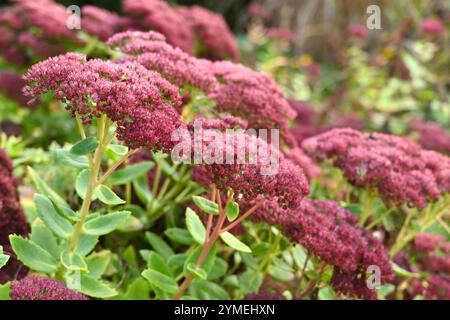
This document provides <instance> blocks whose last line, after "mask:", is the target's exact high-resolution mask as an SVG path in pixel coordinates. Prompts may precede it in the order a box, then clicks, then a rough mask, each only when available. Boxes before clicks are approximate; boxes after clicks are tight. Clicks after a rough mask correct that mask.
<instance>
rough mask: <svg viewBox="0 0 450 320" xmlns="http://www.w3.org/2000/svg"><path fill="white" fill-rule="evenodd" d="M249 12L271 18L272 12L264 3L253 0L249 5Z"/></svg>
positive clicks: (260, 16)
mask: <svg viewBox="0 0 450 320" xmlns="http://www.w3.org/2000/svg"><path fill="white" fill-rule="evenodd" d="M247 10H248V13H249V14H250V15H251V16H253V17H257V18H261V19H270V17H271V15H272V14H271V13H270V11H269V10H267V9H266V7H264V6H263V5H262V4H260V3H257V2H251V3H250V4H249V5H248V7H247Z"/></svg>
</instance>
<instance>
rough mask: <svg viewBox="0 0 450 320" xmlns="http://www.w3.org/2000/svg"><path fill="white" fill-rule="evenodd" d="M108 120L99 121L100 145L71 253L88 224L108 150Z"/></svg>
mask: <svg viewBox="0 0 450 320" xmlns="http://www.w3.org/2000/svg"><path fill="white" fill-rule="evenodd" d="M106 122H107V119H106V117H105V116H102V117H101V118H100V119H98V123H97V137H98V138H99V141H100V144H99V146H98V147H97V149H96V150H95V153H94V158H93V160H92V166H91V168H90V170H91V174H90V177H89V183H88V187H87V190H86V195H85V197H84V200H83V204H82V205H81V209H80V211H79V217H80V220H79V221H78V222H77V224H76V225H75V230H74V232H73V234H72V237H71V238H70V240H69V251H70V252H73V251H75V249H76V248H77V245H78V242H79V241H80V237H81V234H82V233H83V227H84V224H85V223H86V220H87V217H88V215H89V208H90V206H91V203H92V196H93V194H94V189H95V187H96V186H97V184H98V180H97V178H98V175H99V172H100V168H101V163H102V156H103V152H104V150H105V148H106V145H105V136H106V134H105V130H107V129H108V126H107V125H106Z"/></svg>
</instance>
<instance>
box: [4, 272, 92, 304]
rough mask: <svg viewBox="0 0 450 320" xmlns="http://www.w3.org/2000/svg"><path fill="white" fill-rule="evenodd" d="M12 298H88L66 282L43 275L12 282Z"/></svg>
mask: <svg viewBox="0 0 450 320" xmlns="http://www.w3.org/2000/svg"><path fill="white" fill-rule="evenodd" d="M10 296H11V299H12V300H88V298H87V297H86V296H85V295H83V294H81V293H78V292H75V291H73V290H71V289H69V288H67V287H66V286H65V285H64V283H62V282H59V281H56V280H53V279H50V278H45V277H42V276H30V277H26V278H24V279H22V280H20V281H13V282H11V293H10Z"/></svg>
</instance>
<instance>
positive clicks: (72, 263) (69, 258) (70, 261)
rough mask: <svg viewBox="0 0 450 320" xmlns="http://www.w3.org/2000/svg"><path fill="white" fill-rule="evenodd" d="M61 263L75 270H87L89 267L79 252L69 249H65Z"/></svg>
mask: <svg viewBox="0 0 450 320" xmlns="http://www.w3.org/2000/svg"><path fill="white" fill-rule="evenodd" d="M60 260H61V263H62V264H63V266H64V267H66V268H67V269H68V270H74V271H77V270H78V271H87V270H88V267H87V264H86V262H85V261H84V259H83V257H82V256H80V255H79V254H78V253H77V252H70V251H69V250H64V251H63V252H62V253H61V258H60Z"/></svg>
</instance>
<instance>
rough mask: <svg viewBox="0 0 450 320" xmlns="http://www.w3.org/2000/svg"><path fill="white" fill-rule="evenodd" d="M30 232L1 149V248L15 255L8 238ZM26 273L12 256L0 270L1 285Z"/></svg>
mask: <svg viewBox="0 0 450 320" xmlns="http://www.w3.org/2000/svg"><path fill="white" fill-rule="evenodd" d="M28 232H29V226H28V224H27V221H26V218H25V215H24V213H23V211H22V207H21V206H20V202H19V196H18V192H17V181H16V179H15V178H14V176H13V173H12V163H11V160H10V159H9V158H8V156H7V155H6V152H5V151H4V150H3V149H0V246H3V249H4V251H5V252H6V253H7V254H8V255H13V252H12V250H11V247H10V243H9V239H8V236H9V235H10V234H18V235H22V236H26V235H27V234H28ZM26 272H27V270H26V268H23V266H22V264H21V263H19V262H18V261H17V260H16V259H15V258H14V256H12V257H11V259H10V261H9V262H8V264H7V265H6V266H5V267H4V268H2V269H1V270H0V283H4V282H6V281H8V280H12V279H14V278H15V277H18V278H20V277H23V276H25V274H26Z"/></svg>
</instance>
